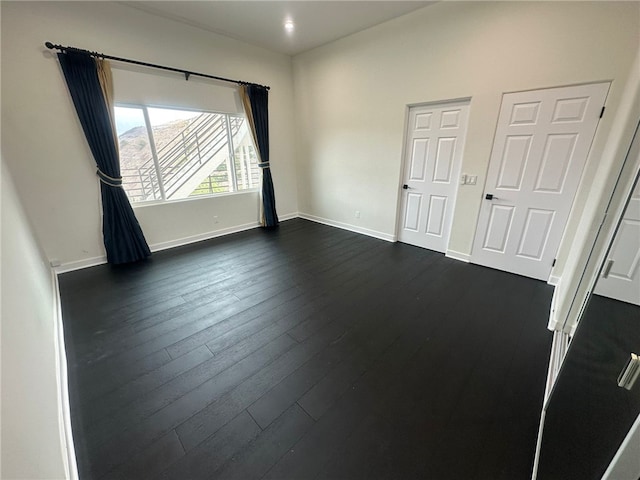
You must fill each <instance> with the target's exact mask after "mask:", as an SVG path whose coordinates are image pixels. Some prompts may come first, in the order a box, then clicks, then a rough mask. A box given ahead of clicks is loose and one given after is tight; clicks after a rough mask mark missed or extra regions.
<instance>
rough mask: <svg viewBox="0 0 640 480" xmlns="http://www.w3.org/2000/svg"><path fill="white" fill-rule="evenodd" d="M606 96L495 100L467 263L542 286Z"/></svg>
mask: <svg viewBox="0 0 640 480" xmlns="http://www.w3.org/2000/svg"><path fill="white" fill-rule="evenodd" d="M608 90H609V83H600V84H592V85H581V86H576V87H563V88H551V89H545V90H536V91H529V92H519V93H509V94H505V95H504V96H503V98H502V106H501V109H500V116H499V119H498V126H497V129H496V134H495V138H494V143H493V150H492V153H491V160H490V163H489V171H488V173H487V181H486V187H485V194H484V195H483V198H484V200H483V205H482V208H481V210H480V216H479V219H478V226H477V229H476V236H475V240H474V244H473V250H472V253H471V261H472V262H473V263H478V264H480V265H485V266H488V267H492V268H496V269H499V270H505V271H508V272H512V273H517V274H520V275H524V276H527V277H532V278H537V279H540V280H548V278H549V274H550V272H551V267H552V264H553V259H554V257H555V255H556V252H557V250H558V246H559V244H560V239H561V238H562V233H563V232H564V227H565V224H566V222H567V218H568V217H569V212H570V210H571V206H572V204H573V199H574V196H575V193H576V190H577V188H578V185H579V183H580V178H581V176H582V170H583V169H584V164H585V162H586V160H587V155H588V153H589V149H590V147H591V142H592V140H593V136H594V134H595V131H596V127H597V125H598V121H599V118H600V112H601V109H602V106H603V105H604V101H605V98H606V96H607V92H608Z"/></svg>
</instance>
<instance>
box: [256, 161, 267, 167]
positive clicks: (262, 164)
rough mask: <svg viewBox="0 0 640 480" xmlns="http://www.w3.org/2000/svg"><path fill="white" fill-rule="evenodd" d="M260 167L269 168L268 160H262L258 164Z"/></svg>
mask: <svg viewBox="0 0 640 480" xmlns="http://www.w3.org/2000/svg"><path fill="white" fill-rule="evenodd" d="M258 167H260V168H269V162H262V163H259V164H258Z"/></svg>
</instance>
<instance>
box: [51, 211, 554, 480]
mask: <svg viewBox="0 0 640 480" xmlns="http://www.w3.org/2000/svg"><path fill="white" fill-rule="evenodd" d="M60 287H61V292H62V302H63V316H64V327H65V338H66V347H67V354H68V363H69V377H70V378H69V381H70V397H71V408H72V425H73V432H74V440H75V445H76V451H77V458H78V465H79V471H80V477H81V478H82V479H85V478H95V479H101V478H162V479H170V478H173V479H186V478H216V479H217V478H239V479H251V478H265V479H266V478H269V479H276V478H278V479H280V478H295V479H307V478H314V479H316V478H317V479H324V478H362V479H370V478H384V479H390V478H399V479H400V478H402V479H405V478H433V479H449V478H450V479H462V478H464V479H492V480H493V479H509V480H513V479H527V478H529V477H530V474H531V468H532V463H533V456H534V451H535V442H536V435H537V428H538V422H539V415H540V410H541V406H542V398H543V393H544V382H545V375H546V367H547V362H548V356H549V351H550V345H551V333H550V332H549V331H547V330H546V323H547V319H548V312H549V304H550V300H551V294H552V288H551V287H550V286H548V285H546V284H545V283H542V282H539V281H535V280H531V279H527V278H523V277H519V276H516V275H511V274H508V273H504V272H499V271H495V270H490V269H486V268H483V267H479V266H475V265H469V264H465V263H462V262H457V261H455V260H451V259H448V258H445V257H444V256H443V255H441V254H438V253H434V252H430V251H428V250H423V249H419V248H416V247H412V246H409V245H404V244H400V243H395V244H394V243H388V242H384V241H381V240H376V239H372V238H369V237H365V236H361V235H357V234H353V233H350V232H346V231H343V230H339V229H335V228H331V227H327V226H323V225H319V224H315V223H312V222H308V221H305V220H301V219H296V220H290V221H287V222H283V223H282V224H281V226H280V228H279V229H277V230H275V231H264V230H252V231H248V232H244V233H240V234H235V235H230V236H227V237H224V238H219V239H215V240H212V241H208V242H203V243H199V244H196V245H191V246H188V247H183V248H177V249H173V250H171V251H165V252H162V253H157V254H155V255H154V256H153V257H152V259H151V260H150V261H148V262H144V263H141V264H138V265H130V266H121V267H112V266H107V265H105V266H100V267H94V268H90V269H86V270H83V271H78V272H73V273H68V274H64V275H61V276H60Z"/></svg>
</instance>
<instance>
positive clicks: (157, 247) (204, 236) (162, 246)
mask: <svg viewBox="0 0 640 480" xmlns="http://www.w3.org/2000/svg"><path fill="white" fill-rule="evenodd" d="M259 226H260V224H259V223H258V222H251V223H245V224H244V225H236V226H234V227H229V228H223V229H220V230H214V231H212V232H205V233H199V234H198V235H191V236H189V237H183V238H177V239H175V240H169V241H167V242H160V243H153V244H151V245H149V248H150V249H151V251H152V252H161V251H162V250H167V249H169V248H175V247H182V246H183V245H189V244H191V243H196V242H202V241H204V240H211V239H212V238H216V237H222V236H224V235H231V234H232V233H238V232H244V231H245V230H251V229H254V228H258V227H259Z"/></svg>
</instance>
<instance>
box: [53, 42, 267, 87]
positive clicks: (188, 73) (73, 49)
mask: <svg viewBox="0 0 640 480" xmlns="http://www.w3.org/2000/svg"><path fill="white" fill-rule="evenodd" d="M44 46H45V47H47V48H48V49H49V50H53V49H56V50H60V51H61V52H63V53H64V52H65V51H69V52H78V53H86V54H88V55H91V56H92V57H99V58H106V59H108V60H116V61H118V62H125V63H133V64H134V65H142V66H143V67H151V68H157V69H160V70H168V71H170V72H177V73H182V74H183V75H184V79H185V80H189V77H190V76H191V75H195V76H198V77H204V78H212V79H214V80H220V81H222V82H230V83H236V84H238V85H256V86H258V87H263V88H266V89H267V90H269V89H270V87H269V86H267V85H260V84H258V83H253V82H244V81H242V80H233V79H231V78H224V77H217V76H215V75H208V74H206V73H198V72H191V71H189V70H183V69H181V68H174V67H166V66H164V65H156V64H155V63H147V62H141V61H139V60H131V59H129V58H122V57H114V56H112V55H105V54H104V53H98V52H91V51H89V50H84V49H82V48H76V47H64V46H62V45H54V44H53V43H51V42H45V43H44Z"/></svg>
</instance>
